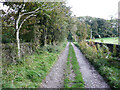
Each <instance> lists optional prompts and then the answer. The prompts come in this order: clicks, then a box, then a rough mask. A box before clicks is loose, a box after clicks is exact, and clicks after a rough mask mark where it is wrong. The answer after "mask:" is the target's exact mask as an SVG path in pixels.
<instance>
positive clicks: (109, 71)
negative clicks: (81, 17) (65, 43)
mask: <svg viewBox="0 0 120 90" xmlns="http://www.w3.org/2000/svg"><path fill="white" fill-rule="evenodd" d="M74 44H75V45H76V46H77V47H79V48H80V50H81V51H82V52H83V53H84V55H85V56H86V58H87V59H88V60H89V61H90V62H91V64H93V65H94V66H95V67H96V69H97V70H98V72H99V73H100V74H101V75H102V76H103V78H104V79H105V80H106V82H108V84H109V85H110V87H111V88H120V62H119V60H116V59H114V57H112V53H111V52H110V51H109V49H108V47H106V46H105V45H103V46H102V47H100V45H97V46H95V45H93V46H90V45H88V44H87V43H86V42H80V43H76V42H75V43H74Z"/></svg>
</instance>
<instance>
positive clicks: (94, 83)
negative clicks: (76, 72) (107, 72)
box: [71, 43, 110, 88]
mask: <svg viewBox="0 0 120 90" xmlns="http://www.w3.org/2000/svg"><path fill="white" fill-rule="evenodd" d="M71 44H72V46H73V48H74V51H75V53H76V57H77V60H78V63H79V65H80V71H81V73H82V77H83V80H84V82H85V88H110V87H109V86H108V85H107V83H106V82H105V81H104V79H103V78H102V76H101V75H100V74H99V73H98V72H97V71H96V70H95V69H94V67H93V66H92V65H90V63H89V62H88V60H87V59H86V58H85V57H84V56H83V54H82V53H81V51H80V50H79V49H78V48H77V47H76V46H75V45H74V44H73V43H71Z"/></svg>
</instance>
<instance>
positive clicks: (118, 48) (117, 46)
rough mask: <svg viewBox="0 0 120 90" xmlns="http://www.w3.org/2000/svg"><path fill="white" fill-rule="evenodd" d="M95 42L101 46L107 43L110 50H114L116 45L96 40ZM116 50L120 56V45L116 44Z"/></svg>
mask: <svg viewBox="0 0 120 90" xmlns="http://www.w3.org/2000/svg"><path fill="white" fill-rule="evenodd" d="M87 42H88V41H87ZM88 43H89V42H88ZM94 44H95V45H97V44H99V45H100V46H102V45H103V44H104V45H106V46H107V47H108V48H109V50H110V51H111V52H113V47H114V45H116V44H107V43H100V42H94ZM116 51H117V56H119V57H120V45H116Z"/></svg>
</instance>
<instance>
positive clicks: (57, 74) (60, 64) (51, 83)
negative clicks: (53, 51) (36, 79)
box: [41, 43, 69, 88]
mask: <svg viewBox="0 0 120 90" xmlns="http://www.w3.org/2000/svg"><path fill="white" fill-rule="evenodd" d="M68 50H69V43H67V46H66V48H65V50H64V51H63V52H62V53H61V55H60V56H59V59H58V61H57V62H56V64H55V65H54V66H53V67H52V69H51V71H50V73H49V74H48V76H47V77H46V79H45V80H44V81H43V82H42V84H41V88H62V87H63V86H64V70H65V65H66V61H67V56H68Z"/></svg>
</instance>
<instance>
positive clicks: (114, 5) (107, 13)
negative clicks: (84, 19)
mask: <svg viewBox="0 0 120 90" xmlns="http://www.w3.org/2000/svg"><path fill="white" fill-rule="evenodd" d="M119 1H120V0H67V2H68V5H69V6H71V7H72V9H71V11H73V14H74V15H76V16H93V17H99V18H104V19H110V17H111V15H112V16H113V17H116V18H117V16H118V15H117V14H118V2H119Z"/></svg>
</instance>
